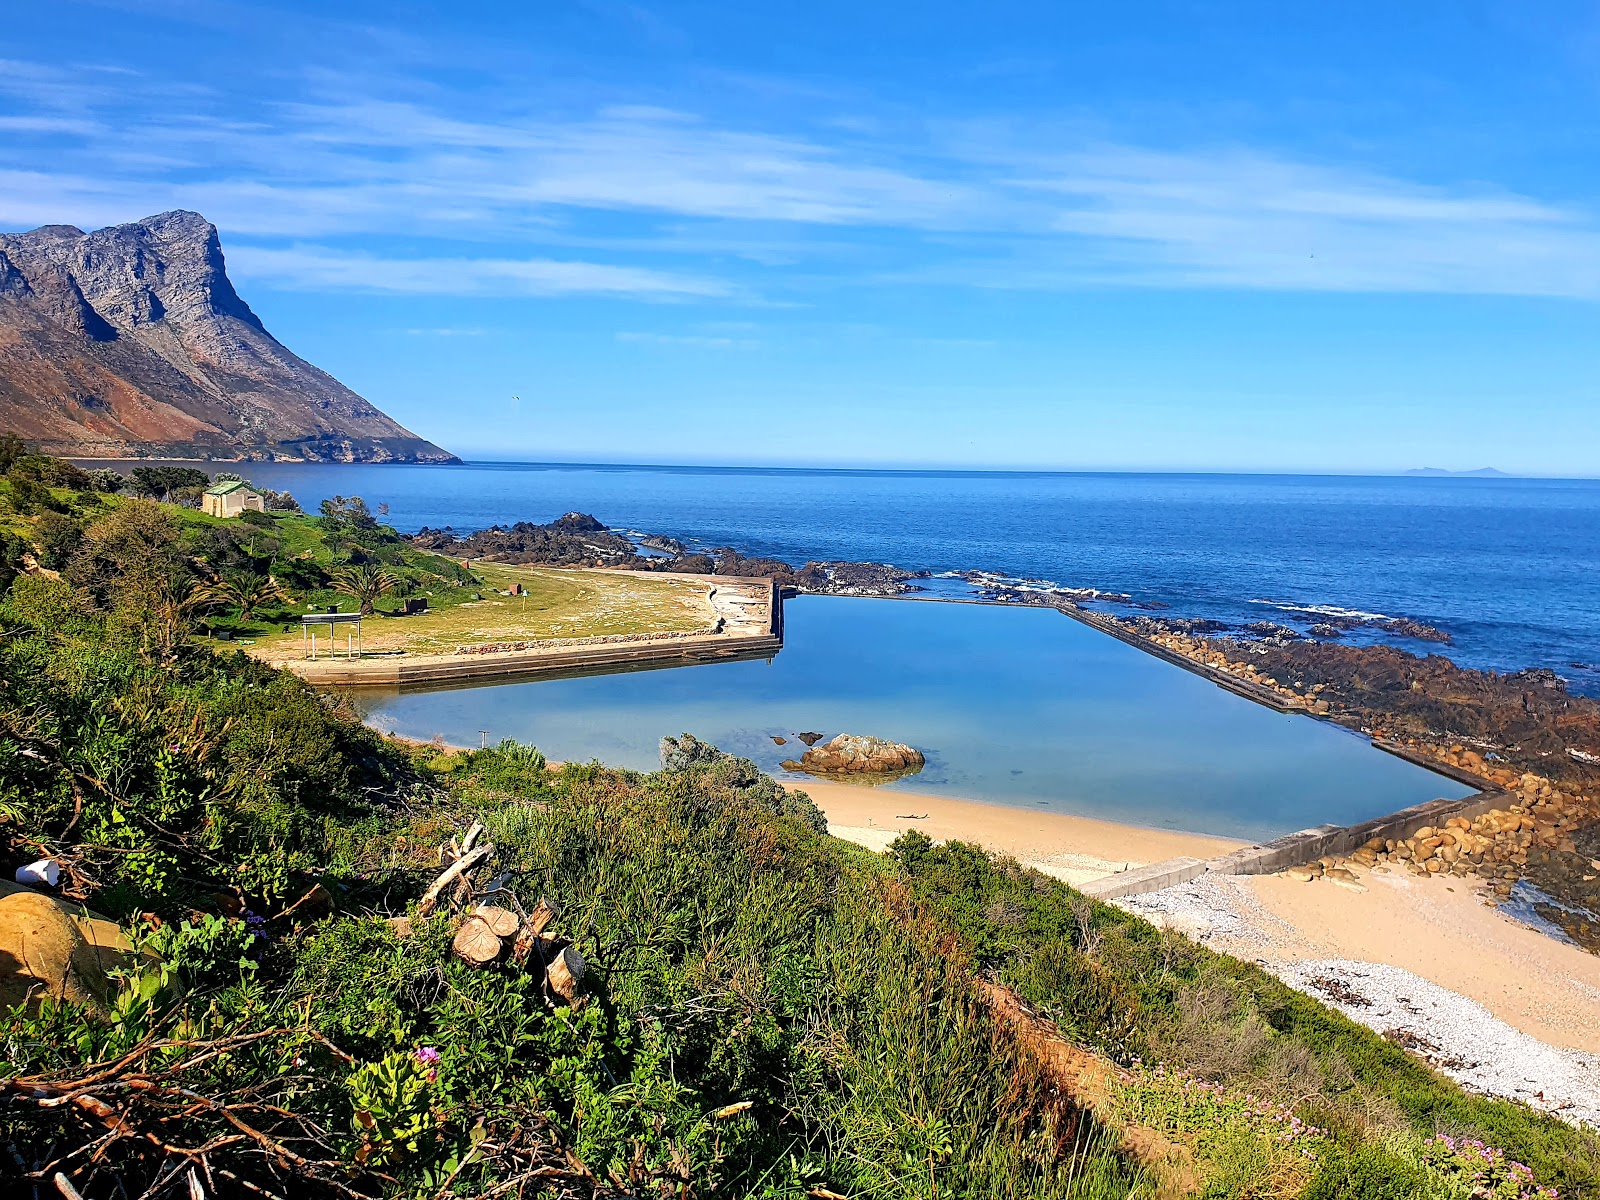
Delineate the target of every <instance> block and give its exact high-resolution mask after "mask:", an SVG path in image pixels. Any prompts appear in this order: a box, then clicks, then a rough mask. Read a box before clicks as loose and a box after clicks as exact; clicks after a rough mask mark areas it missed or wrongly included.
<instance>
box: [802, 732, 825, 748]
mask: <svg viewBox="0 0 1600 1200" xmlns="http://www.w3.org/2000/svg"><path fill="white" fill-rule="evenodd" d="M795 736H796V737H797V738H799V739H800V740H801V741H802V742H804V743H805V744H806V746H807V747H811V746H815V745H816V744H817V743H818V742H820V741H821V740H822V735H821V734H820V733H798V734H796V735H795Z"/></svg>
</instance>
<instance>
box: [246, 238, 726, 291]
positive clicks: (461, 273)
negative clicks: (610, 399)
mask: <svg viewBox="0 0 1600 1200" xmlns="http://www.w3.org/2000/svg"><path fill="white" fill-rule="evenodd" d="M227 253H228V264H229V269H230V273H231V274H233V275H236V276H238V277H239V278H241V279H260V280H267V281H270V282H272V283H275V284H277V285H279V286H281V287H291V288H297V289H301V290H308V291H363V292H395V293H402V294H411V295H440V296H495V295H522V296H566V295H578V294H589V295H606V296H629V297H633V298H635V299H648V300H680V299H685V298H689V297H699V298H710V297H722V296H726V295H728V294H729V293H728V288H727V286H726V285H724V284H722V283H720V282H718V281H716V280H711V279H696V278H693V277H690V276H679V275H671V274H667V273H665V272H661V271H652V270H647V269H645V268H641V267H619V266H611V265H608V264H605V263H589V262H562V261H558V260H555V259H510V258H382V257H378V256H375V255H367V254H347V253H339V252H336V251H331V250H326V249H322V248H319V247H291V248H288V249H279V248H273V247H265V246H236V247H234V248H233V249H232V250H230V251H228V252H227Z"/></svg>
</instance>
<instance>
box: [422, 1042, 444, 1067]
mask: <svg viewBox="0 0 1600 1200" xmlns="http://www.w3.org/2000/svg"><path fill="white" fill-rule="evenodd" d="M417 1061H418V1062H419V1063H421V1064H422V1065H423V1066H425V1067H427V1066H432V1065H433V1064H434V1063H436V1062H438V1061H439V1052H438V1051H437V1050H435V1049H434V1048H433V1047H432V1046H418V1047H417Z"/></svg>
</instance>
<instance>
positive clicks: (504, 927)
mask: <svg viewBox="0 0 1600 1200" xmlns="http://www.w3.org/2000/svg"><path fill="white" fill-rule="evenodd" d="M472 915H473V916H475V917H477V918H478V920H480V921H482V922H483V923H484V924H485V925H487V926H488V927H489V928H490V929H492V930H494V935H495V937H497V938H510V937H516V936H517V930H518V929H520V928H521V926H522V922H521V921H520V920H518V918H517V914H516V913H514V912H512V911H511V910H510V909H509V908H496V907H495V906H494V905H492V904H480V905H478V906H477V907H476V908H474V909H473V910H472Z"/></svg>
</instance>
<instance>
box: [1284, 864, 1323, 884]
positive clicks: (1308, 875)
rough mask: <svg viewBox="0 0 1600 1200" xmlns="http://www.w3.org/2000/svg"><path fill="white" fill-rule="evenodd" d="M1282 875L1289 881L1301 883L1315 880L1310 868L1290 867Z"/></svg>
mask: <svg viewBox="0 0 1600 1200" xmlns="http://www.w3.org/2000/svg"><path fill="white" fill-rule="evenodd" d="M1284 874H1285V875H1287V876H1288V877H1289V878H1290V879H1297V880H1299V881H1300V882H1301V883H1310V882H1311V881H1312V880H1313V879H1315V878H1316V874H1315V873H1314V872H1313V871H1312V870H1311V868H1310V867H1290V868H1289V869H1288V870H1287V871H1285V872H1284Z"/></svg>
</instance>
